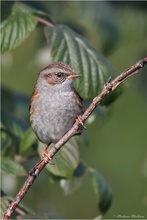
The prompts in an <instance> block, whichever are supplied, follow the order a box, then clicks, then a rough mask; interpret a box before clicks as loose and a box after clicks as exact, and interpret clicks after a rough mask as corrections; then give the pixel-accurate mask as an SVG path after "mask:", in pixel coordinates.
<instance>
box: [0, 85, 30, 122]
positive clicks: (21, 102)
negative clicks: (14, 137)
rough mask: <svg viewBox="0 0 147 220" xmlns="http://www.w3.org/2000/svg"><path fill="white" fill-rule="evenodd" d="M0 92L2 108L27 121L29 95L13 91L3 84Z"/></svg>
mask: <svg viewBox="0 0 147 220" xmlns="http://www.w3.org/2000/svg"><path fill="white" fill-rule="evenodd" d="M1 93H2V96H1V99H2V106H3V109H6V110H7V111H9V112H11V114H13V115H16V116H17V118H20V119H23V120H24V121H26V122H28V123H29V119H28V118H29V104H30V97H28V96H26V95H23V94H20V93H18V92H14V91H12V90H10V89H8V88H5V87H4V86H2V88H1Z"/></svg>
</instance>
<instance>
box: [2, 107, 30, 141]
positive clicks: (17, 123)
mask: <svg viewBox="0 0 147 220" xmlns="http://www.w3.org/2000/svg"><path fill="white" fill-rule="evenodd" d="M1 120H2V125H1V127H2V130H4V131H6V132H8V134H10V135H14V136H18V137H20V136H21V135H23V133H24V132H25V131H26V129H27V126H26V125H25V124H24V122H22V121H21V120H19V119H17V118H16V117H14V116H13V115H11V114H10V113H9V112H7V111H4V110H2V117H1Z"/></svg>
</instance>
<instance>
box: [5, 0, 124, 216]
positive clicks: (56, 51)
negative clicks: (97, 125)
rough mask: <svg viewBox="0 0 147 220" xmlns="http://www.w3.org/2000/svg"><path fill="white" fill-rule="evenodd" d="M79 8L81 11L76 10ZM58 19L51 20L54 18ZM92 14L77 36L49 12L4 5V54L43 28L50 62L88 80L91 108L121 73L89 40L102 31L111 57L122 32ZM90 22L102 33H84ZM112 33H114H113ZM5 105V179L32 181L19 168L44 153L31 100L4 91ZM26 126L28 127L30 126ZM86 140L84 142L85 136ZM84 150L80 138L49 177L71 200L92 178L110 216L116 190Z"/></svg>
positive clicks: (80, 86)
mask: <svg viewBox="0 0 147 220" xmlns="http://www.w3.org/2000/svg"><path fill="white" fill-rule="evenodd" d="M52 4H54V5H56V10H59V11H60V10H61V8H60V7H59V6H58V5H57V4H56V3H52ZM62 4H64V3H62ZM79 4H80V3H79ZM89 4H90V3H89ZM58 7H59V8H58ZM74 7H76V6H75V5H74ZM92 7H93V8H90V7H89V6H87V7H86V8H85V11H86V13H91V12H90V10H92V11H93V10H94V5H93V6H92ZM95 10H96V8H95ZM53 11H54V10H53ZM107 12H108V13H110V11H109V8H107ZM52 13H53V12H52ZM52 13H50V14H51V15H52V16H54V15H53V14H52ZM66 13H69V11H68V10H67V11H66ZM86 13H85V14H83V19H81V21H80V22H79V23H80V27H82V26H83V29H82V31H80V33H77V32H79V31H76V28H74V23H72V24H71V25H70V27H69V26H67V25H65V24H64V25H63V24H62V25H61V24H59V25H56V24H55V22H54V21H53V19H52V18H51V17H50V16H49V15H48V13H46V12H44V11H40V10H37V9H34V8H32V7H30V6H28V5H26V4H23V3H20V2H13V1H11V2H4V1H2V23H1V48H2V50H1V52H2V54H4V53H6V52H8V51H11V50H12V49H13V50H14V49H15V48H17V47H18V46H20V45H21V44H23V43H24V41H25V40H26V39H27V38H29V36H30V35H31V34H32V33H33V31H34V30H36V29H37V28H38V26H39V27H41V32H42V33H43V31H42V30H43V29H44V36H45V38H46V44H47V45H48V46H49V49H48V52H49V54H50V62H53V61H56V60H60V61H64V62H66V63H68V64H69V65H70V66H71V67H72V68H73V69H74V70H75V71H76V72H78V73H80V74H82V76H83V77H81V78H80V79H77V81H76V84H75V87H76V89H77V90H78V92H79V93H80V95H81V96H82V97H83V99H84V100H85V102H88V101H89V100H91V99H93V98H94V97H95V96H96V95H97V94H98V93H99V92H100V90H101V89H102V88H103V86H104V84H105V82H106V81H107V80H108V79H109V77H111V78H114V77H115V76H116V75H117V74H118V72H117V71H116V70H115V68H113V67H112V65H111V64H110V63H109V62H108V61H107V60H106V58H105V57H104V56H103V55H102V54H101V53H100V52H99V51H98V50H97V49H96V48H95V47H94V46H93V45H92V44H91V43H90V42H89V41H88V40H87V39H86V37H84V36H83V35H84V34H85V35H88V36H90V37H91V36H92V35H93V34H98V32H99V31H100V30H101V34H100V35H101V36H100V37H99V41H100V42H102V48H103V51H105V52H107V53H109V51H111V50H112V49H113V48H114V45H115V43H116V42H117V39H118V31H117V28H116V26H115V24H114V22H113V20H111V21H109V22H108V23H107V22H106V20H104V17H103V19H102V20H99V18H98V17H97V20H96V21H95V23H94V19H95V18H94V17H93V16H87V15H86ZM60 14H61V13H58V16H59V18H58V19H59V21H60V20H61V18H60ZM70 16H71V15H69V17H70ZM88 19H90V22H91V24H94V25H95V27H96V28H93V29H92V28H91V25H89V29H88V30H86V29H84V20H85V21H86V22H87V20H88ZM69 20H70V19H69ZM77 22H78V21H77ZM96 22H97V24H96ZM63 23H64V22H63ZM106 27H108V28H106ZM109 29H111V30H113V31H112V32H111V31H108V30H109ZM89 30H91V31H92V32H91V33H92V34H89V33H90V31H89ZM105 30H107V33H108V34H110V32H111V34H110V35H109V37H107V38H106V39H104V38H103V35H106V34H105V33H104V32H105ZM102 33H103V35H102ZM108 45H109V47H108ZM123 89H124V87H123V86H120V87H119V88H118V89H117V90H116V91H114V92H113V93H110V94H109V95H108V96H107V97H106V99H105V100H104V101H103V103H102V105H103V107H104V108H105V107H106V106H109V105H110V104H112V102H113V101H114V100H115V99H117V98H118V97H119V95H120V94H121V93H122V92H123ZM2 105H3V110H2V123H1V130H2V161H3V162H2V173H3V174H4V175H8V174H13V175H16V176H21V175H26V171H25V169H24V166H23V165H22V164H20V163H18V160H17V157H16V155H19V156H20V155H21V159H22V160H23V157H24V158H25V159H27V160H28V158H29V156H32V155H34V153H35V155H36V154H37V150H36V149H37V147H38V148H39V155H40V149H42V144H41V143H39V142H37V140H36V137H35V135H34V133H33V132H32V130H31V128H30V127H29V122H28V121H29V120H28V115H29V112H28V106H29V98H28V97H26V96H24V95H22V94H16V93H14V92H11V91H9V90H7V89H5V88H3V89H2ZM8 111H9V112H8ZM24 121H25V122H27V123H24ZM82 137H83V138H84V136H82ZM79 145H80V142H79V138H73V139H71V140H70V141H69V142H68V143H67V144H66V145H65V146H64V147H63V148H62V149H61V151H59V152H58V154H57V155H56V156H55V158H54V162H55V165H54V166H47V171H48V172H49V174H50V178H51V179H52V181H54V182H55V181H59V182H60V186H61V188H62V189H63V192H64V194H65V195H70V194H72V193H73V192H75V191H76V190H77V189H78V188H79V187H80V186H81V184H82V183H83V181H84V180H85V178H86V176H89V177H90V179H91V181H92V186H93V189H94V192H95V194H96V198H97V203H98V210H99V212H100V213H102V214H104V213H106V212H107V210H108V209H109V208H110V206H111V201H112V193H111V189H110V187H109V186H108V184H107V182H106V181H105V179H104V178H103V177H102V176H101V175H100V173H99V172H98V171H96V170H95V169H93V168H91V167H89V166H88V165H87V164H86V163H84V162H82V160H81V158H80V154H79ZM20 161H21V160H20ZM7 203H8V200H7V199H6V198H5V197H3V200H2V204H3V207H4V208H3V209H2V212H4V211H5V209H6V205H7ZM20 208H21V206H20ZM25 212H26V213H28V214H33V213H32V212H31V211H29V210H27V209H25ZM48 216H50V214H48Z"/></svg>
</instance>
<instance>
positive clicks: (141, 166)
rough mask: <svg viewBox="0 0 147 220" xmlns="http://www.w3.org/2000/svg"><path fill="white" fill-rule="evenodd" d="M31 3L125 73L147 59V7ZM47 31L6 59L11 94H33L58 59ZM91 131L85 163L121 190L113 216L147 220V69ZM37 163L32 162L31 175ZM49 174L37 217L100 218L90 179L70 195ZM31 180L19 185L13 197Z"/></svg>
mask: <svg viewBox="0 0 147 220" xmlns="http://www.w3.org/2000/svg"><path fill="white" fill-rule="evenodd" d="M26 3H27V4H29V5H31V6H33V7H36V8H38V9H41V10H44V11H46V12H48V13H49V14H50V15H51V16H52V17H53V19H54V20H55V21H56V22H57V23H64V24H67V25H69V26H70V27H71V28H73V29H74V30H76V31H77V32H79V33H80V34H83V35H84V36H85V37H86V38H87V39H88V40H89V41H90V42H91V43H92V44H93V45H94V46H95V47H96V48H97V49H98V50H99V51H100V52H101V53H103V54H104V55H105V56H106V57H107V58H108V60H109V61H110V62H111V63H112V65H113V66H114V67H115V68H117V69H118V70H119V72H122V71H124V70H125V69H127V68H128V67H129V66H131V65H133V64H135V63H136V62H137V61H138V60H140V59H141V58H143V57H144V56H146V55H147V25H146V21H147V3H146V2H72V1H71V2H70V1H67V2H52V1H51V2H49V1H48V2H47V1H46V2H44V1H43V2H37V1H36V2H35V1H34V2H26ZM42 31H43V30H42V27H41V26H39V27H38V28H37V29H36V30H35V31H34V32H33V33H32V35H31V36H30V37H29V38H28V39H27V40H26V41H25V42H24V43H23V44H22V45H21V46H19V47H18V48H17V49H15V50H14V51H11V52H8V53H5V54H4V55H3V56H2V85H3V86H5V87H6V88H7V89H10V90H12V91H15V92H17V93H22V94H24V95H26V96H28V97H30V96H31V93H32V88H33V86H34V83H35V80H36V77H37V73H39V71H40V70H41V69H42V68H44V67H45V66H46V65H48V63H49V59H50V57H49V51H48V48H47V46H46V41H45V38H44V35H43V33H42ZM5 102H7V101H6V100H5ZM8 104H9V103H7V105H8ZM8 108H11V106H9V105H8ZM8 110H10V111H11V109H8ZM22 111H24V109H22ZM25 111H28V110H27V109H26V110H25ZM87 132H88V135H89V144H88V145H87V146H84V145H81V146H80V153H81V158H82V159H83V160H84V161H85V162H86V163H87V164H88V165H89V166H92V167H94V168H96V169H97V170H99V171H100V173H101V174H102V175H103V176H104V178H105V179H106V180H107V182H108V183H109V185H110V186H111V188H112V192H113V202H112V206H111V208H110V210H109V211H108V212H107V213H106V215H105V218H114V217H116V216H117V215H125V216H131V215H133V214H134V215H136V216H138V215H139V216H144V218H147V67H144V68H143V69H142V70H141V71H139V74H138V75H136V76H134V77H132V78H131V79H129V80H128V81H127V89H126V91H125V92H124V93H123V95H121V97H119V98H118V100H117V101H115V103H114V104H113V105H112V106H110V107H109V109H108V114H107V115H106V116H104V117H101V118H98V119H97V120H96V121H94V122H93V123H92V124H90V125H87ZM35 162H36V161H35V160H33V159H31V160H30V164H26V167H27V170H29V169H30V168H31V167H32V166H33V164H34V163H35ZM47 175H48V172H47V171H46V170H45V171H43V173H42V174H41V175H40V176H39V178H38V180H37V181H36V182H35V184H34V185H33V187H32V188H31V189H30V191H29V193H28V194H27V196H26V197H25V199H24V202H25V203H26V204H28V205H30V207H32V208H33V209H34V210H36V212H37V213H38V212H51V213H56V212H57V213H59V214H61V215H63V216H64V217H66V218H81V219H84V218H85V219H86V218H90V219H92V218H94V217H96V216H97V215H98V212H97V204H96V198H95V195H94V192H93V189H92V187H91V182H90V178H88V177H87V178H86V179H85V181H83V184H82V186H81V187H80V188H79V189H78V190H77V191H76V192H75V193H74V194H73V195H71V196H68V197H65V196H64V195H63V192H62V190H61V188H60V187H59V184H58V183H56V184H51V183H50V182H49V178H48V176H47ZM24 180H25V178H18V179H17V181H16V183H15V184H16V185H15V190H14V189H13V190H12V192H11V193H12V195H15V194H16V193H17V192H18V189H19V188H20V186H21V185H22V183H23V182H24ZM9 188H10V187H9V186H8V189H9ZM38 191H39V194H38ZM33 206H34V207H33Z"/></svg>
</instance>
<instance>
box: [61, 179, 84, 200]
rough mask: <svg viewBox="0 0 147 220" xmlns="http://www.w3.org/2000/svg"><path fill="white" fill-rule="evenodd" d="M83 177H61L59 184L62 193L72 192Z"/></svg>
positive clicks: (79, 184) (68, 193) (69, 193)
mask: <svg viewBox="0 0 147 220" xmlns="http://www.w3.org/2000/svg"><path fill="white" fill-rule="evenodd" d="M82 181H83V178H76V177H73V178H71V179H61V180H60V186H61V188H62V189H63V192H64V195H66V196H68V195H71V194H72V193H74V192H75V191H76V190H77V189H78V188H79V187H80V186H81V184H82Z"/></svg>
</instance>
